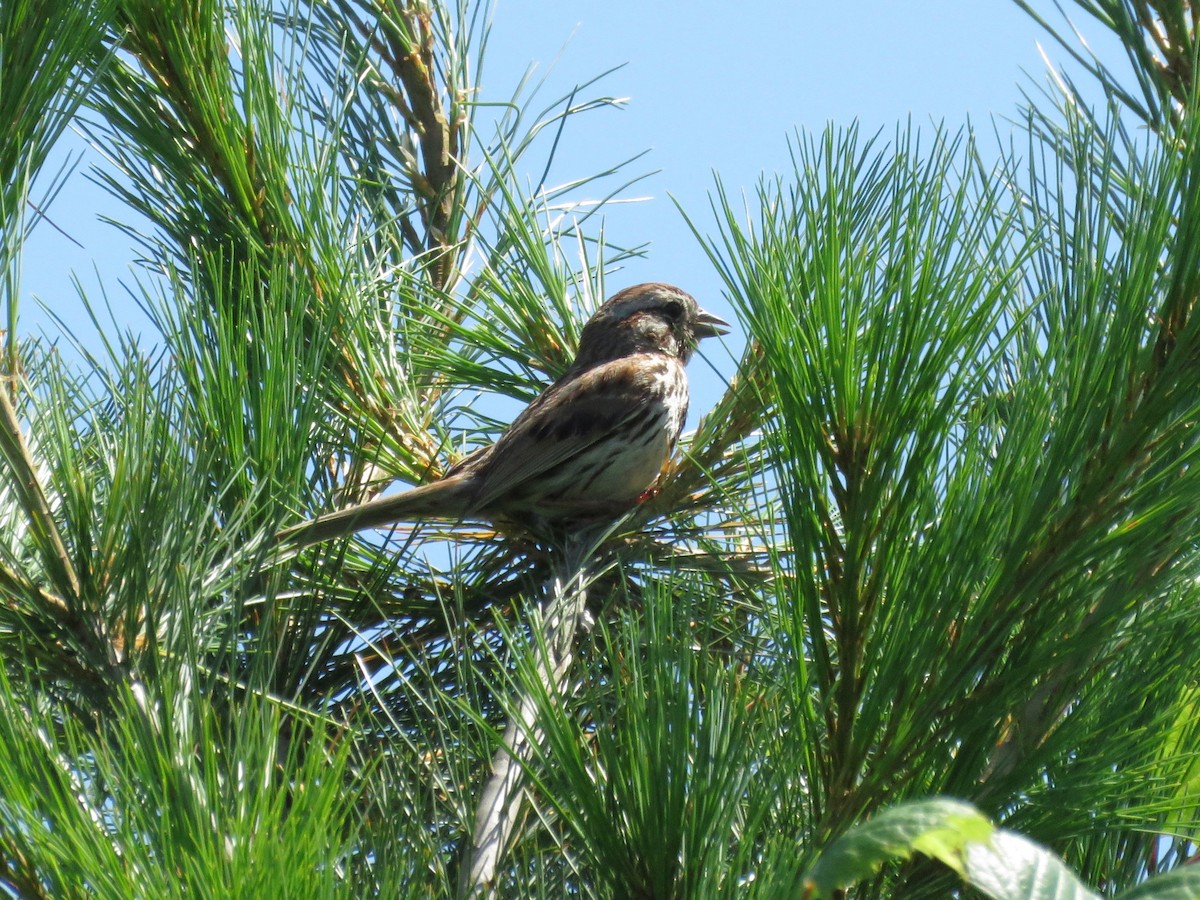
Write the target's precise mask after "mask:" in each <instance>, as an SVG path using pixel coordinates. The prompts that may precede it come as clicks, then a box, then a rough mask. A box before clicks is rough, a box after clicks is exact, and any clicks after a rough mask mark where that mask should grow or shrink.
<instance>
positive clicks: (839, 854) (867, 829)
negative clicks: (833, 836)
mask: <svg viewBox="0 0 1200 900" xmlns="http://www.w3.org/2000/svg"><path fill="white" fill-rule="evenodd" d="M994 830H995V829H994V826H993V825H992V824H991V823H990V822H989V821H988V820H987V819H986V818H985V817H984V816H983V815H982V814H981V813H979V812H978V811H977V810H976V809H975V808H974V807H972V806H971V805H969V804H967V803H962V802H960V801H958V800H948V799H934V800H918V801H915V802H912V803H904V804H901V805H900V806H894V807H892V808H891V809H888V810H886V811H884V812H882V813H880V814H879V815H877V816H875V817H874V818H873V819H871V820H870V821H868V822H864V823H862V824H861V825H856V826H855V827H853V828H851V829H850V830H849V831H847V832H846V833H845V834H843V835H842V836H841V837H840V838H838V839H837V840H836V841H834V842H833V844H832V846H830V848H829V849H828V850H827V851H825V853H823V854H822V855H821V858H820V859H819V860H818V861H817V864H816V865H815V866H813V867H812V869H810V870H809V872H808V874H807V875H806V876H805V878H804V885H805V890H806V892H810V891H815V892H816V893H815V894H813V896H819V897H826V896H829V894H830V893H831V892H832V891H833V890H835V889H836V888H839V887H846V886H848V885H851V884H854V883H855V882H858V881H861V880H863V879H864V878H868V877H870V876H871V875H872V874H874V873H875V872H876V871H877V870H878V869H879V867H880V866H882V865H883V864H884V863H888V862H895V861H898V860H904V859H909V858H911V857H912V856H913V854H915V853H922V854H924V855H926V856H932V857H933V858H934V859H937V860H940V861H941V862H943V863H945V864H946V865H948V866H950V867H951V868H952V869H955V870H956V871H958V872H964V871H965V868H966V862H967V860H966V852H967V847H968V845H969V844H971V843H976V844H978V843H979V842H982V841H986V840H987V839H988V837H989V836H991V834H992V833H993V831H994Z"/></svg>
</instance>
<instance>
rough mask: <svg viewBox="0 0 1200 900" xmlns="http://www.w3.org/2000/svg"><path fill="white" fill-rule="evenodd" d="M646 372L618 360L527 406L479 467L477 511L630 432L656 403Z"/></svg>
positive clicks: (563, 382)
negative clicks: (650, 406) (639, 417)
mask: <svg viewBox="0 0 1200 900" xmlns="http://www.w3.org/2000/svg"><path fill="white" fill-rule="evenodd" d="M654 377H655V376H654V375H653V374H651V373H647V372H646V371H645V370H644V368H643V367H640V366H636V365H630V364H629V359H628V358H624V359H617V360H613V361H612V362H608V363H604V364H603V365H599V366H593V367H591V368H588V369H585V370H584V371H582V372H580V373H578V374H574V375H573V374H571V373H568V374H567V375H566V376H564V377H563V378H562V379H560V380H559V381H557V382H555V383H554V384H552V385H551V386H550V387H548V388H547V389H546V390H545V391H544V392H543V393H542V394H541V395H540V396H539V397H537V398H536V399H535V400H534V401H533V402H532V403H530V404H529V406H527V407H526V408H525V409H524V410H523V411H522V412H521V414H520V415H519V416H517V418H516V419H514V420H513V423H512V425H510V426H509V427H508V430H507V431H505V432H504V434H503V435H501V437H500V439H499V440H498V441H497V442H496V443H495V445H493V447H492V448H491V452H490V453H489V454H488V455H487V457H486V460H484V461H483V465H481V466H480V469H479V471H478V477H479V479H480V484H479V486H478V488H477V490H478V494H477V495H476V498H475V500H474V501H473V502H472V503H471V506H472V507H473V508H474V509H486V508H487V507H488V505H489V504H491V503H492V501H494V500H496V499H498V498H501V497H503V496H504V495H506V494H508V493H510V492H511V491H514V490H517V489H518V488H520V486H521V485H523V484H525V483H526V482H528V481H530V480H532V479H535V478H538V477H540V476H543V475H545V474H546V473H547V472H549V471H551V470H553V469H555V468H557V467H558V466H560V465H562V464H563V463H565V462H566V461H567V460H569V459H571V458H573V457H576V456H578V455H580V454H581V453H584V452H585V451H587V450H588V449H590V448H591V447H593V446H595V445H596V444H597V443H600V442H601V441H604V440H606V439H608V438H611V437H612V436H613V434H614V433H618V432H620V431H622V430H624V429H626V428H628V427H629V426H630V424H631V422H632V421H633V420H634V419H636V418H637V417H638V416H639V415H643V414H645V411H646V409H647V407H648V406H649V405H650V403H651V401H652V399H653V398H654V397H655V390H654V386H653V385H652V384H649V383H648V381H650V380H653V378H654Z"/></svg>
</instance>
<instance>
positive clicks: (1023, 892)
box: [965, 829, 1099, 900]
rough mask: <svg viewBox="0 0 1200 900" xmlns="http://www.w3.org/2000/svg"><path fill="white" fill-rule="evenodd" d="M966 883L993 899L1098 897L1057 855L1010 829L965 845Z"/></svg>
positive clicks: (1085, 899) (1083, 899) (1089, 899)
mask: <svg viewBox="0 0 1200 900" xmlns="http://www.w3.org/2000/svg"><path fill="white" fill-rule="evenodd" d="M966 858H967V868H966V872H965V877H966V880H967V883H968V884H970V885H971V886H972V887H975V888H977V889H979V890H980V891H982V892H983V893H984V894H986V895H987V896H988V897H992V898H994V900H1099V895H1098V894H1094V893H1092V892H1091V891H1090V890H1088V889H1087V887H1086V886H1084V884H1083V882H1081V881H1080V880H1079V879H1078V878H1077V877H1076V876H1075V874H1074V873H1073V872H1072V871H1071V870H1070V869H1068V868H1067V867H1066V866H1065V865H1064V864H1063V862H1062V860H1060V859H1059V858H1058V857H1057V856H1055V855H1054V854H1053V853H1051V852H1050V851H1049V850H1047V849H1046V848H1045V847H1042V846H1041V845H1040V844H1036V843H1034V842H1033V841H1031V840H1029V839H1028V838H1026V837H1022V836H1021V835H1019V834H1017V833H1016V832H1013V831H1005V830H1003V829H998V830H997V831H996V833H995V834H993V835H992V839H991V840H990V841H988V842H987V843H985V844H984V843H981V844H976V843H972V844H971V845H970V846H969V847H967V853H966Z"/></svg>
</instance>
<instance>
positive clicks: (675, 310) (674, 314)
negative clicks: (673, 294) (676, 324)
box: [663, 300, 683, 319]
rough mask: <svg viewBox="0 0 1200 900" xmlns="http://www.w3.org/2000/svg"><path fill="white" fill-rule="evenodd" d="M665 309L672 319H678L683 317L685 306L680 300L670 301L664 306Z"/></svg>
mask: <svg viewBox="0 0 1200 900" xmlns="http://www.w3.org/2000/svg"><path fill="white" fill-rule="evenodd" d="M663 309H664V310H665V311H666V313H667V315H668V316H670V317H671V318H672V319H678V318H679V317H681V316H682V315H683V304H682V303H680V302H679V301H678V300H668V301H667V302H666V303H664V304H663Z"/></svg>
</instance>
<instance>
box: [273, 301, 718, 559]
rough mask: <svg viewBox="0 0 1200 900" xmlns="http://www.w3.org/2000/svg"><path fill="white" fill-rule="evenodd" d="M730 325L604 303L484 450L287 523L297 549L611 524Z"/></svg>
mask: <svg viewBox="0 0 1200 900" xmlns="http://www.w3.org/2000/svg"><path fill="white" fill-rule="evenodd" d="M729 330H730V326H729V323H728V322H726V321H724V320H723V319H721V318H719V317H717V316H715V315H713V314H712V313H710V312H706V311H705V310H703V309H701V308H700V306H699V304H698V303H697V302H696V300H695V299H694V298H693V297H692V296H691V295H690V294H688V293H686V292H684V291H683V290H681V289H679V288H677V287H674V286H673V285H669V284H661V283H647V284H638V285H634V286H632V287H628V288H625V289H624V290H622V291H620V292H619V293H617V294H614V295H613V296H612V297H610V298H609V299H608V300H607V301H605V303H604V304H603V305H602V306H600V308H599V309H597V310H596V312H595V313H594V314H593V315H592V316H591V318H590V319H588V321H587V323H586V324H585V325H584V327H583V330H582V332H581V333H580V336H579V348H578V351H577V352H576V355H575V359H574V361H573V362H572V363H571V365H570V367H569V368H568V369H567V370H566V372H564V373H563V375H562V376H561V377H560V378H558V379H557V380H555V381H554V382H553V383H551V384H550V385H549V386H547V387H546V388H545V389H544V390H543V391H542V393H541V394H539V395H538V396H537V397H536V398H534V400H533V401H532V402H530V404H529V405H528V406H527V407H525V409H524V410H522V411H521V412H520V414H519V415H518V416H517V417H516V418H515V419H514V420H513V422H512V424H511V425H509V426H508V428H507V429H505V431H504V433H503V434H501V436H500V437H499V439H497V440H496V442H495V443H494V444H490V445H488V446H486V447H482V448H480V449H479V450H476V451H475V452H474V453H471V454H469V455H467V456H466V457H464V458H463V459H461V460H460V461H459V462H458V463H456V464H455V465H454V466H452V467H451V468H450V469H448V470H447V471H446V474H445V475H444V476H443V477H442V478H440V479H438V480H437V481H433V482H430V483H429V484H425V485H421V486H419V487H415V488H412V489H410V490H408V491H405V492H403V493H400V494H395V495H389V496H385V497H378V498H376V499H373V500H369V501H367V502H365V503H361V504H358V505H355V506H350V507H347V508H346V509H341V510H337V511H336V512H331V513H327V514H325V515H321V516H318V517H317V518H315V519H311V520H309V521H306V522H301V523H300V524H298V525H293V526H291V527H290V528H287V529H284V530H283V531H281V532H280V533H279V534H278V535H277V537H278V539H279V541H280V542H281V543H283V544H286V545H292V546H297V547H306V546H309V545H312V544H317V543H321V542H323V541H328V540H332V539H334V538H339V537H344V536H347V535H349V534H352V533H354V532H356V531H360V530H364V529H367V528H377V527H381V526H385V525H393V524H395V523H397V522H401V521H420V520H424V519H433V518H436V519H450V520H455V521H462V520H466V519H484V520H493V521H496V520H504V521H515V522H517V523H524V524H526V525H542V526H544V525H556V526H563V525H566V526H568V527H570V526H571V525H572V523H588V522H595V521H603V520H615V519H617V518H619V517H620V516H621V515H623V514H624V513H625V512H628V511H629V510H630V509H632V508H633V507H635V506H636V505H637V504H638V503H639V502H640V501H641V500H642V499H643V498H644V497H646V496H648V494H649V492H650V491H651V489H652V488H653V487H654V485H655V482H656V481H657V480H658V477H659V474H660V473H661V472H662V469H663V465H664V464H665V463H666V461H667V460H668V459H669V458H670V456H671V454H672V453H673V452H674V450H675V445H676V443H677V442H678V440H679V434H680V432H681V431H682V430H683V424H684V420H685V418H686V417H687V409H688V399H689V395H688V381H687V375H686V373H685V371H684V366H685V365H687V362H688V360H690V359H691V357H692V354H693V353H694V352H695V350H696V347H697V345H698V343H699V342H700V341H701V340H703V339H704V338H709V337H717V336H719V335H723V334H728V333H729Z"/></svg>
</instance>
